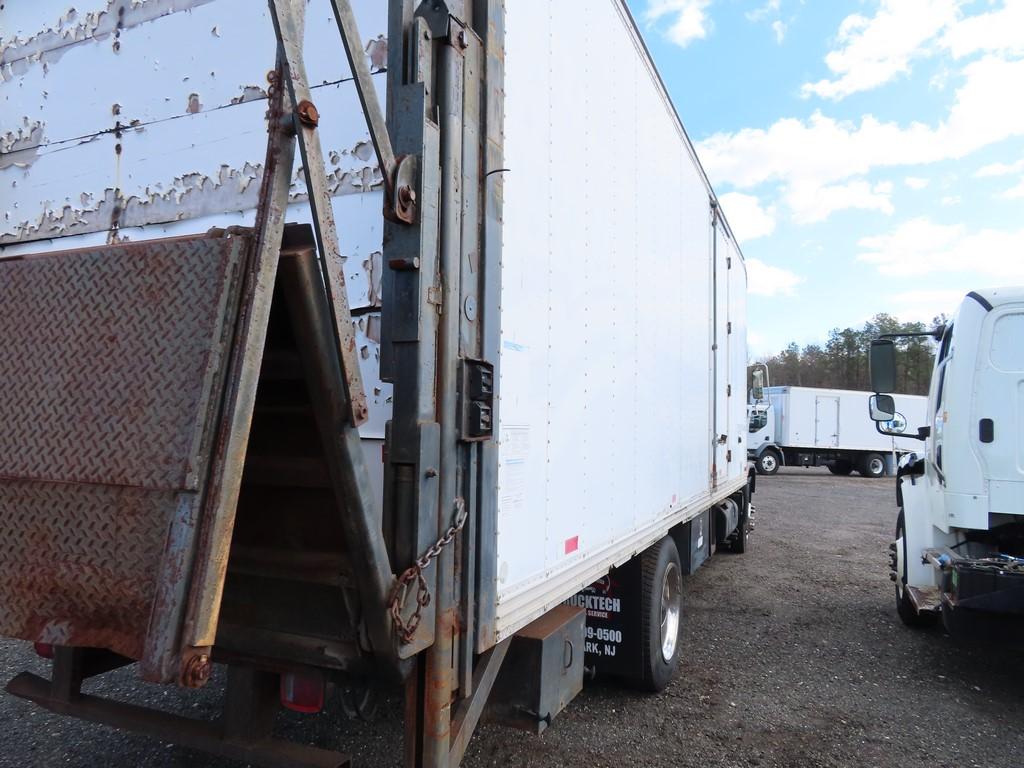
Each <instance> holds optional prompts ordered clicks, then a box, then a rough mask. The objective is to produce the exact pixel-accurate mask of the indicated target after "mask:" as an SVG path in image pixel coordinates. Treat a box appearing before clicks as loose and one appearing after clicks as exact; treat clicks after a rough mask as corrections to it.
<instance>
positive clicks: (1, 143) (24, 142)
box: [0, 116, 46, 154]
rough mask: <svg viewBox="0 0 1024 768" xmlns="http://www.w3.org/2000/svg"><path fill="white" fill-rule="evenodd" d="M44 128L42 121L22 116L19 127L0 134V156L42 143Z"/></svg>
mask: <svg viewBox="0 0 1024 768" xmlns="http://www.w3.org/2000/svg"><path fill="white" fill-rule="evenodd" d="M45 127H46V123H44V122H43V121H42V120H32V119H31V118H29V117H28V116H23V117H22V118H21V125H19V126H18V127H17V128H16V129H13V130H10V131H6V132H4V133H2V134H0V154H7V153H8V152H17V151H18V150H21V149H25V148H27V147H35V146H37V145H39V144H40V143H42V140H43V129H44V128H45Z"/></svg>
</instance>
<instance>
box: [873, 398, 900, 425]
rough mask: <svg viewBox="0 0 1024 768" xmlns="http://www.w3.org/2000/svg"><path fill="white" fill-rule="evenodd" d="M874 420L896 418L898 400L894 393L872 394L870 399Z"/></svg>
mask: <svg viewBox="0 0 1024 768" xmlns="http://www.w3.org/2000/svg"><path fill="white" fill-rule="evenodd" d="M868 411H869V412H870V414H871V420H872V421H892V420H893V419H895V418H896V401H895V400H893V398H892V395H872V396H871V398H870V399H869V400H868Z"/></svg>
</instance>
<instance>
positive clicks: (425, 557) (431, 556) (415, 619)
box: [391, 496, 469, 645]
mask: <svg viewBox="0 0 1024 768" xmlns="http://www.w3.org/2000/svg"><path fill="white" fill-rule="evenodd" d="M454 506H455V522H453V523H452V524H451V525H450V526H449V527H448V530H447V531H445V532H444V535H443V536H441V537H440V538H439V539H438V540H437V541H435V542H434V543H433V544H432V545H430V547H428V548H427V550H426V551H425V552H424V553H423V554H422V555H420V556H419V557H418V558H417V559H416V562H415V563H413V564H412V565H410V566H409V567H408V568H406V569H405V571H403V572H402V575H401V576H399V577H398V579H397V580H396V581H395V587H394V589H393V590H392V591H391V619H392V621H393V622H394V625H395V633H396V634H397V635H398V639H399V640H401V641H402V644H403V645H408V644H409V643H411V642H412V640H413V637H414V636H415V635H416V630H417V629H419V626H420V621H421V620H422V618H423V616H422V614H423V609H424V608H425V607H427V606H428V605H430V587H429V586H428V585H427V580H426V579H425V578H424V577H423V571H424V569H425V568H426V567H427V566H429V565H430V564H431V563H432V562H433V561H434V560H436V559H437V557H438V556H439V555H440V554H441V552H442V551H443V550H444V548H445V547H447V546H448V545H449V544H451V543H452V541H454V540H455V535H456V534H457V533H458V532H459V531H461V530H462V528H463V526H465V525H466V518H468V517H469V515H468V513H467V512H466V502H465V500H463V498H462V497H461V496H456V497H455V505H454ZM413 582H416V609H415V610H414V611H413V612H412V615H411V616H410V617H409V620H408V621H406V620H405V619H404V618H402V609H403V608H404V607H405V601H406V598H407V597H408V596H409V587H410V586H411V585H412V583H413Z"/></svg>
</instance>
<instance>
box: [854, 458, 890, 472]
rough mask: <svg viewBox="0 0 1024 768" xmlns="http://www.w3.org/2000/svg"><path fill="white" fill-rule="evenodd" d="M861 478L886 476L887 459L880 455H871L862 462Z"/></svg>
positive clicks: (859, 470)
mask: <svg viewBox="0 0 1024 768" xmlns="http://www.w3.org/2000/svg"><path fill="white" fill-rule="evenodd" d="M857 471H858V472H860V475H861V477H882V476H883V475H885V459H884V458H882V454H880V453H869V454H868V455H867V456H865V457H864V458H863V459H861V460H860V468H859V469H858V470H857Z"/></svg>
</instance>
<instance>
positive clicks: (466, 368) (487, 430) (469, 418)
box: [459, 359, 494, 441]
mask: <svg viewBox="0 0 1024 768" xmlns="http://www.w3.org/2000/svg"><path fill="white" fill-rule="evenodd" d="M459 368H460V370H459V406H460V407H459V411H460V412H459V437H460V438H461V439H462V440H465V441H477V440H489V439H490V438H491V437H493V436H494V419H493V414H494V366H493V365H491V363H488V362H485V361H484V360H470V359H464V360H462V361H461V362H460V363H459Z"/></svg>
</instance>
